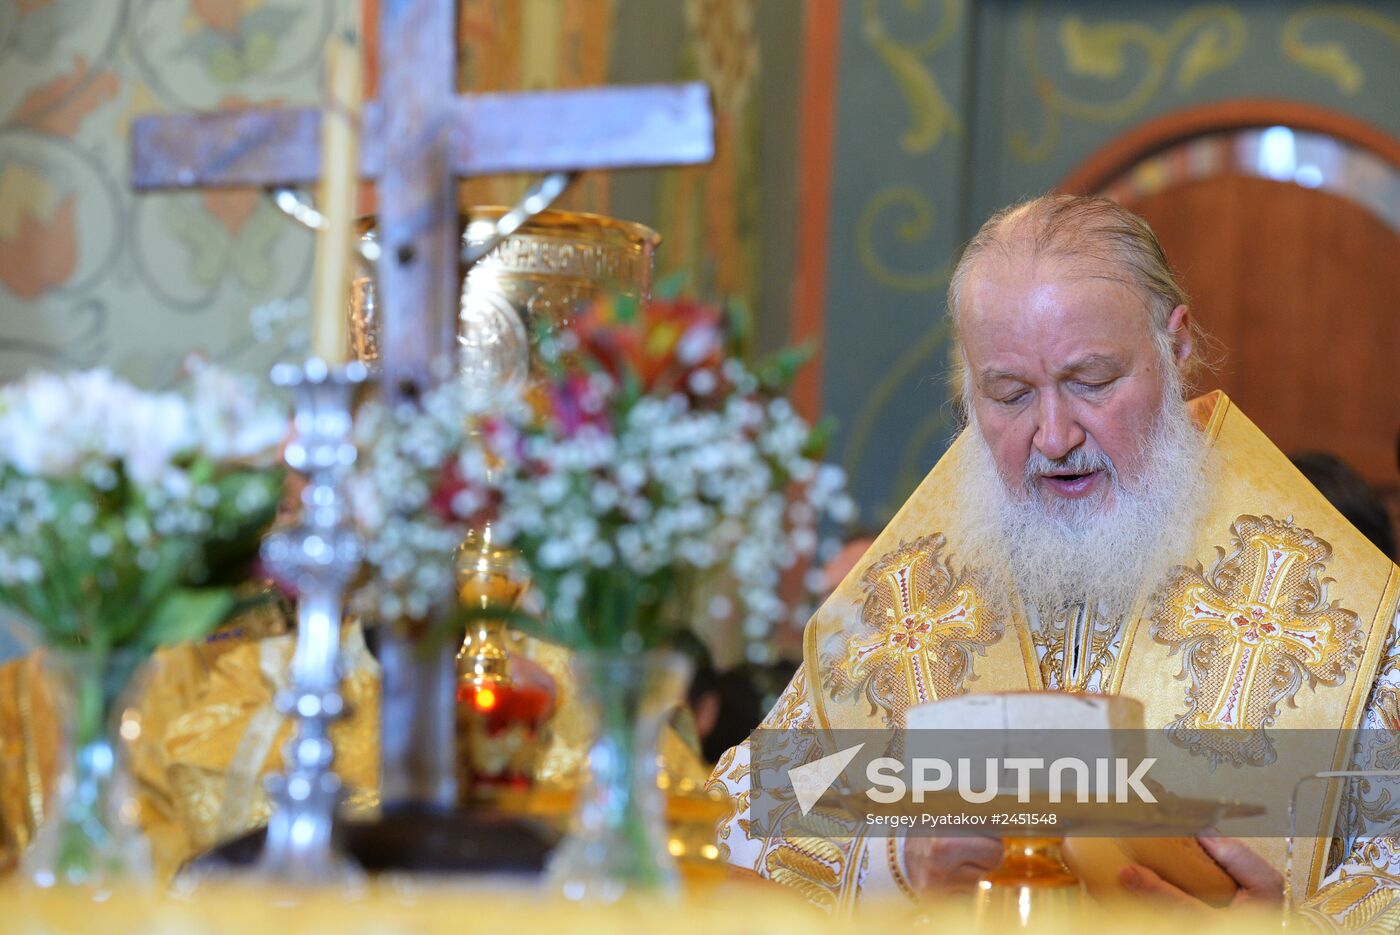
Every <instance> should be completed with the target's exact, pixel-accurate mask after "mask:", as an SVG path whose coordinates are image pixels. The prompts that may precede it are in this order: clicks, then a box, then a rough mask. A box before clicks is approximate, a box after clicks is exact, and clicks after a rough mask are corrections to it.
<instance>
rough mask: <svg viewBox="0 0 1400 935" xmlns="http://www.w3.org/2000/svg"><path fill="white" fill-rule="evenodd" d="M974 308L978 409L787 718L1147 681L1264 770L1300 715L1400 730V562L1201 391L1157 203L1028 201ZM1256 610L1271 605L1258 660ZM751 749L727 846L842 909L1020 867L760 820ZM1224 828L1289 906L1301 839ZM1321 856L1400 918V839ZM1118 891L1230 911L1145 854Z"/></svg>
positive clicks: (1221, 854)
mask: <svg viewBox="0 0 1400 935" xmlns="http://www.w3.org/2000/svg"><path fill="white" fill-rule="evenodd" d="M948 308H949V314H950V315H951V316H952V321H953V325H954V334H955V362H956V366H955V373H954V390H955V392H956V393H957V394H958V395H959V397H960V399H961V402H962V406H963V412H964V414H965V416H966V428H965V430H964V431H963V432H962V433H961V434H960V435H959V437H958V438H957V440H956V441H955V442H954V443H953V445H952V446H951V447H950V449H949V450H948V452H947V454H946V455H944V457H943V458H942V459H941V460H940V461H939V463H938V464H937V465H936V466H935V467H934V469H933V470H932V471H931V472H930V473H929V475H928V477H927V478H926V479H925V480H924V482H923V483H922V484H921V485H920V486H919V488H918V490H916V491H915V493H914V494H913V495H912V496H911V497H910V499H909V500H908V501H907V502H906V503H905V504H904V506H903V507H902V508H901V509H900V511H899V512H898V514H896V516H895V518H894V519H893V520H892V521H891V522H890V524H889V525H888V526H887V527H886V528H885V530H884V531H883V532H882V533H881V535H880V536H879V537H878V538H877V539H876V541H875V543H874V544H873V545H872V546H871V548H870V550H869V551H868V552H867V553H866V554H865V556H864V557H863V558H862V559H861V561H860V562H859V563H857V565H856V566H855V568H854V569H853V570H852V571H851V572H850V574H849V575H848V576H847V577H846V579H845V580H844V581H843V582H842V583H841V585H840V586H839V587H838V588H837V589H836V591H835V592H834V593H833V594H832V596H831V597H830V598H829V599H828V600H827V601H826V603H824V604H823V605H822V607H821V608H820V609H819V610H818V611H817V613H816V614H815V615H814V616H813V618H812V619H811V621H809V623H808V625H807V628H806V632H805V636H804V660H803V664H802V666H801V668H800V669H799V670H798V672H797V674H796V676H795V677H794V678H793V681H792V683H791V684H790V685H789V686H788V688H787V690H786V691H785V692H784V694H783V695H782V697H781V698H780V699H779V701H778V703H777V705H776V706H775V708H774V710H773V711H772V712H771V713H770V714H769V716H768V718H767V719H766V720H765V721H764V724H763V727H764V728H769V729H781V728H812V729H814V730H816V731H823V732H825V731H831V730H838V729H855V728H898V727H901V726H903V723H904V718H905V714H906V712H907V711H908V710H909V709H910V708H912V707H914V706H916V705H921V704H925V703H929V702H933V701H936V700H940V699H946V698H949V697H952V696H956V695H961V694H964V693H984V692H1008V691H1026V690H1033V691H1044V690H1059V691H1067V692H1080V693H1103V694H1121V695H1126V696H1131V697H1133V698H1137V699H1139V700H1140V701H1142V702H1143V704H1144V707H1145V711H1146V726H1147V727H1148V728H1151V729H1157V728H1164V729H1166V730H1167V732H1168V734H1169V735H1170V736H1185V735H1186V734H1188V733H1189V734H1191V735H1192V736H1193V737H1195V738H1196V740H1195V743H1197V744H1198V745H1199V744H1201V743H1204V744H1206V745H1207V746H1209V745H1210V744H1215V745H1216V746H1217V747H1218V748H1217V749H1206V750H1199V749H1195V750H1192V751H1191V755H1197V754H1201V755H1208V756H1213V757H1219V758H1221V759H1224V760H1227V761H1229V760H1232V759H1233V760H1234V761H1235V762H1240V757H1239V752H1238V751H1237V750H1234V749H1230V748H1229V746H1230V745H1232V744H1236V743H1239V744H1244V743H1247V742H1249V740H1250V738H1258V737H1260V736H1263V735H1265V734H1267V732H1268V731H1271V730H1275V729H1283V728H1325V729H1332V730H1337V729H1353V728H1357V727H1359V726H1382V725H1396V724H1400V646H1398V645H1397V643H1398V642H1400V639H1398V638H1397V635H1398V634H1400V618H1397V603H1398V602H1400V569H1397V568H1395V566H1393V565H1392V564H1391V562H1390V561H1389V560H1388V559H1387V558H1386V557H1385V556H1383V555H1381V554H1380V553H1379V552H1378V551H1377V550H1376V549H1375V548H1374V547H1372V546H1371V545H1370V543H1369V542H1367V541H1366V540H1365V539H1364V537H1362V536H1361V535H1360V534H1359V533H1358V532H1357V531H1356V530H1355V529H1353V528H1352V527H1351V526H1350V525H1349V524H1348V523H1347V522H1346V521H1345V520H1344V519H1343V518H1342V517H1341V516H1340V515H1339V514H1338V513H1337V512H1336V511H1335V510H1334V509H1332V508H1331V506H1330V505H1328V504H1327V502H1326V501H1325V500H1324V499H1323V498H1322V497H1321V496H1320V495H1319V494H1318V493H1317V492H1316V491H1315V490H1314V489H1312V488H1311V487H1310V486H1309V485H1308V484H1307V482H1306V481H1305V480H1304V479H1303V478H1302V476H1301V475H1299V474H1298V473H1297V471H1295V470H1294V469H1293V468H1292V466H1291V465H1290V464H1289V462H1288V461H1287V459H1286V458H1285V457H1284V456H1283V455H1282V454H1281V453H1280V452H1279V451H1278V450H1277V449H1276V448H1275V447H1274V446H1273V445H1272V444H1270V443H1269V441H1268V439H1267V438H1265V437H1264V436H1263V435H1262V433H1260V432H1259V430H1258V429H1257V428H1255V427H1254V425H1253V424H1252V423H1250V422H1249V420H1248V419H1247V418H1246V417H1245V416H1244V415H1243V414H1242V413H1241V412H1240V411H1239V409H1238V408H1237V407H1235V406H1233V405H1232V404H1231V402H1230V400H1229V399H1228V398H1226V397H1225V396H1224V395H1223V394H1222V393H1219V392H1214V393H1209V394H1207V395H1204V396H1199V397H1197V398H1195V399H1191V400H1190V401H1188V400H1187V395H1188V394H1187V387H1188V386H1189V385H1190V381H1191V379H1192V377H1193V376H1194V372H1195V370H1196V360H1197V356H1198V354H1197V349H1198V344H1199V332H1198V331H1197V329H1196V326H1195V324H1194V322H1193V320H1192V317H1191V313H1190V310H1189V309H1188V306H1187V301H1186V297H1185V295H1184V293H1183V291H1182V289H1181V287H1180V286H1179V285H1178V283H1177V281H1176V278H1175V276H1174V274H1173V273H1172V271H1171V268H1170V266H1169V265H1168V263H1167V260H1166V258H1165V256H1164V255H1163V253H1162V249H1161V246H1160V245H1159V243H1158V242H1157V239H1156V237H1155V236H1154V235H1153V233H1152V231H1151V229H1150V228H1149V227H1148V225H1147V224H1146V222H1144V221H1143V220H1142V219H1141V218H1139V217H1137V216H1136V215H1134V214H1132V213H1131V212H1129V211H1127V210H1125V209H1123V208H1122V207H1120V206H1118V205H1116V204H1114V203H1113V202H1111V201H1108V200H1106V199H1102V198H1086V197H1077V196H1068V195H1049V196H1045V197H1041V198H1037V199H1034V200H1031V201H1028V202H1025V203H1023V204H1020V205H1016V206H1014V207H1011V208H1008V209H1005V210H1003V211H1001V212H999V213H997V214H996V215H995V216H993V217H992V218H991V219H990V220H988V221H987V223H986V224H985V225H984V226H983V227H982V229H981V230H980V231H979V232H978V233H977V235H976V236H975V237H974V238H973V239H972V241H971V242H970V243H969V244H968V245H967V247H966V249H965V250H964V252H963V255H962V257H961V259H960V261H959V263H958V266H957V268H956V270H955V271H954V273H953V276H952V279H951V284H950V287H949V292H948ZM1319 588H1320V589H1321V593H1317V592H1318V590H1319ZM1310 589H1311V590H1310ZM1188 595H1189V596H1190V600H1187V599H1185V598H1186V597H1187V596H1188ZM1193 602H1194V603H1193ZM1201 607H1207V608H1209V613H1211V614H1214V615H1215V618H1213V619H1212V620H1210V621H1203V619H1202V618H1201V616H1200V615H1201V614H1202V613H1205V611H1201V609H1200V608H1201ZM1234 620H1239V621H1243V622H1244V623H1242V624H1241V626H1245V625H1251V624H1250V622H1251V621H1252V622H1253V623H1252V625H1253V626H1254V629H1252V630H1251V631H1250V633H1251V634H1252V636H1251V637H1250V639H1254V640H1255V642H1253V643H1251V644H1250V646H1249V647H1248V648H1247V651H1246V650H1240V651H1237V650H1239V648H1240V647H1241V646H1243V645H1244V643H1243V641H1244V639H1245V637H1244V636H1237V635H1236V634H1235V631H1232V630H1230V628H1229V627H1230V626H1231V625H1232V624H1230V623H1229V621H1234ZM1221 621H1226V623H1224V624H1222V623H1221ZM1260 625H1262V627H1263V629H1260ZM1304 631H1306V632H1308V633H1310V634H1321V637H1320V638H1318V639H1317V640H1316V641H1315V643H1314V644H1313V645H1312V647H1311V649H1310V651H1309V652H1307V653H1296V652H1292V651H1291V650H1290V646H1291V644H1289V643H1288V642H1287V641H1286V640H1276V641H1275V642H1274V643H1272V644H1268V645H1265V644H1264V643H1261V642H1259V639H1256V637H1259V634H1260V633H1264V634H1265V636H1264V637H1262V638H1261V639H1264V640H1266V641H1267V639H1268V634H1270V633H1273V634H1277V633H1283V634H1285V635H1286V634H1288V633H1292V632H1304ZM1203 650H1204V651H1203ZM1242 652H1243V653H1244V655H1241V653H1242ZM1242 659H1243V660H1244V661H1243V662H1241V660H1242ZM1261 673H1262V674H1261ZM1222 699H1228V703H1227V701H1223V700H1222ZM1172 732H1176V733H1172ZM1205 735H1208V736H1209V737H1210V738H1211V739H1209V740H1206V741H1202V740H1200V737H1201V736H1205ZM827 752H830V751H827ZM751 765H752V764H751V762H750V750H749V749H748V745H747V744H745V745H741V746H739V747H736V748H734V749H732V750H730V751H729V752H728V753H726V754H725V756H724V757H723V758H722V759H721V760H720V762H719V764H718V766H717V767H716V769H715V772H714V775H713V778H712V780H711V782H712V784H714V785H717V786H721V787H723V788H724V789H725V790H726V791H728V792H729V793H730V794H731V795H732V796H733V798H734V802H735V814H734V815H733V816H732V817H731V818H730V820H729V821H728V822H727V823H726V825H725V826H724V828H723V829H722V830H721V844H722V847H723V849H724V851H725V854H726V856H727V858H728V859H729V860H730V862H732V863H734V864H737V865H740V866H742V867H747V868H751V869H753V870H755V871H757V872H758V873H760V874H762V875H763V876H766V877H768V878H769V879H771V880H773V881H775V882H779V883H783V884H787V885H791V886H793V887H795V888H797V889H798V890H800V891H801V892H802V893H803V894H804V895H806V896H807V897H808V898H810V899H812V900H813V901H814V902H817V903H819V904H821V905H825V906H829V907H832V908H846V907H850V906H852V905H853V904H855V902H856V901H857V900H858V899H860V898H864V896H866V895H868V894H869V893H871V892H875V891H880V890H888V891H892V892H893V891H899V892H903V893H904V894H905V895H906V896H908V897H910V898H912V899H915V900H918V899H921V898H922V897H923V896H924V895H926V894H928V893H937V892H940V891H949V890H957V889H960V888H965V887H967V886H970V885H972V884H974V883H975V882H976V881H977V880H978V879H979V878H980V877H982V876H983V875H984V874H985V873H987V871H989V870H992V869H993V868H995V867H996V865H997V863H998V862H999V861H1000V859H1001V855H1002V847H1001V844H1000V843H999V842H998V841H997V840H995V839H989V838H988V839H953V838H938V837H910V838H908V839H907V840H905V839H904V838H900V837H880V836H876V835H872V834H871V833H869V832H868V831H867V830H866V829H864V828H862V827H857V826H855V825H852V826H850V827H847V828H844V829H842V828H840V827H838V826H839V819H838V818H836V817H835V816H833V815H830V814H827V815H821V814H818V813H817V812H815V811H814V812H813V814H811V815H808V814H806V813H804V811H803V810H801V809H799V808H797V806H796V805H795V804H794V805H792V806H791V807H789V808H788V809H787V811H785V812H780V813H779V814H777V816H776V817H771V816H770V819H769V821H768V827H767V830H766V832H765V833H763V834H759V833H757V832H756V831H755V830H754V827H753V824H752V823H751V822H750V821H749V818H750V815H749V813H748V810H749V805H750V803H749V797H750V794H751V776H750V767H751ZM1329 765H1330V764H1329ZM838 832H839V833H838ZM1324 838H1325V836H1324ZM1200 841H1201V845H1202V847H1204V848H1205V849H1206V851H1207V852H1208V853H1209V854H1210V855H1211V856H1212V857H1213V858H1214V859H1215V860H1216V862H1218V863H1219V864H1220V865H1221V866H1222V867H1223V868H1224V870H1225V871H1226V872H1227V873H1229V874H1230V876H1232V877H1233V878H1234V879H1235V881H1236V883H1237V884H1238V887H1239V889H1238V893H1237V895H1236V897H1235V901H1234V903H1233V904H1232V906H1238V905H1243V904H1247V903H1254V904H1261V903H1262V904H1269V903H1278V902H1279V901H1281V899H1282V893H1283V881H1282V876H1281V873H1280V872H1281V871H1282V869H1283V865H1282V864H1283V861H1282V857H1281V851H1279V850H1278V849H1275V850H1274V851H1272V852H1271V851H1269V849H1268V848H1266V847H1263V846H1262V845H1260V844H1258V843H1256V842H1254V841H1251V842H1250V843H1248V844H1246V843H1244V842H1241V841H1234V840H1230V839H1225V838H1213V837H1202V838H1201V839H1200ZM1301 857H1302V858H1303V860H1302V861H1300V863H1301V864H1302V865H1303V872H1304V873H1305V874H1306V887H1307V892H1308V893H1309V894H1311V902H1312V904H1313V905H1314V906H1321V905H1325V906H1326V912H1327V915H1328V917H1329V918H1328V920H1326V921H1328V924H1335V925H1338V926H1342V927H1347V928H1351V927H1355V926H1356V925H1358V924H1361V923H1365V922H1366V921H1367V920H1370V919H1374V918H1376V917H1377V915H1378V914H1381V913H1384V912H1386V911H1391V912H1397V913H1400V843H1397V841H1396V840H1395V839H1394V838H1381V839H1378V840H1376V839H1371V840H1364V839H1363V840H1352V839H1350V838H1344V839H1343V840H1342V841H1341V844H1340V846H1335V845H1332V844H1331V842H1329V841H1327V840H1325V839H1323V840H1320V841H1319V843H1317V844H1315V845H1314V846H1313V849H1312V853H1306V854H1303V855H1301ZM1119 882H1120V883H1121V885H1122V886H1123V887H1124V889H1125V890H1126V891H1128V892H1130V893H1131V894H1133V895H1135V896H1140V897H1141V898H1143V899H1145V900H1153V901H1156V902H1157V903H1165V904H1168V905H1172V906H1176V907H1195V908H1200V909H1202V910H1203V911H1204V910H1205V906H1204V905H1203V904H1202V903H1199V902H1198V901H1196V900H1195V899H1194V898H1193V897H1192V896H1190V895H1188V894H1187V893H1185V892H1183V891H1182V890H1179V889H1177V888H1176V887H1174V886H1172V885H1171V884H1169V883H1167V882H1166V881H1164V880H1163V879H1161V877H1159V876H1158V875H1157V874H1155V873H1153V872H1152V871H1151V870H1150V869H1148V868H1146V867H1142V866H1129V867H1126V868H1124V869H1123V871H1122V873H1121V875H1120V877H1119ZM1211 911H1222V910H1211ZM1223 911H1228V910H1223ZM1313 914H1314V915H1315V916H1317V917H1318V918H1321V917H1322V913H1321V911H1320V910H1315V911H1314V913H1313Z"/></svg>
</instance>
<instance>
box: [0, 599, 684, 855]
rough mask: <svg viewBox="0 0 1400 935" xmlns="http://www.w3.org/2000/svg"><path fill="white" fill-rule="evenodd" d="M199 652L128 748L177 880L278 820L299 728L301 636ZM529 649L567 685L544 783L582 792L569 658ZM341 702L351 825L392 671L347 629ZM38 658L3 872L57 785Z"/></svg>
mask: <svg viewBox="0 0 1400 935" xmlns="http://www.w3.org/2000/svg"><path fill="white" fill-rule="evenodd" d="M233 632H234V633H237V634H241V635H233V636H229V635H220V636H219V637H216V638H215V639H213V640H210V641H206V642H203V643H198V644H182V645H179V646H174V647H169V648H166V649H163V650H161V651H159V652H158V653H156V655H155V656H154V658H153V659H152V661H151V663H150V664H149V665H148V671H147V673H146V675H145V677H144V680H143V682H142V684H141V687H140V688H139V689H138V692H139V698H140V700H139V702H138V703H137V705H136V707H137V709H138V710H139V723H140V725H141V732H140V734H139V736H138V737H137V738H136V740H135V741H134V742H133V743H131V745H130V747H129V751H130V758H131V759H130V762H131V768H132V771H133V773H134V774H135V776H136V778H137V780H138V784H137V787H138V789H139V795H140V803H139V804H140V806H141V815H142V826H143V828H145V830H146V831H147V833H148V835H149V836H150V838H151V842H152V854H153V857H154V859H155V863H156V866H157V870H158V871H159V872H160V873H161V874H162V875H163V876H166V875H169V874H170V873H173V872H174V870H175V869H177V868H178V867H179V865H180V864H181V863H183V862H184V861H185V860H187V859H188V858H190V857H192V856H194V855H197V854H199V853H201V852H203V851H205V850H207V849H209V848H210V847H212V846H214V845H215V844H217V843H219V842H221V841H224V840H228V839H229V838H233V837H237V836H238V835H240V834H242V833H244V832H246V831H248V830H250V829H252V828H256V827H258V826H260V825H262V824H263V823H265V822H266V820H267V817H268V815H269V812H270V803H269V801H268V799H267V795H266V793H265V792H264V790H263V777H265V776H266V775H267V774H268V773H270V772H273V771H275V770H278V769H280V768H281V765H282V748H283V746H284V745H285V743H286V741H287V740H288V738H289V736H290V732H291V729H292V724H291V721H290V720H288V719H287V718H284V717H283V716H282V715H280V714H279V713H278V712H277V711H276V709H275V707H274V699H275V697H276V694H277V692H278V691H279V690H280V689H282V688H285V687H287V684H288V671H289V665H290V662H291V656H292V651H293V648H294V645H293V644H294V641H293V637H292V636H291V635H278V636H270V637H263V638H261V639H257V638H253V639H250V638H248V637H249V636H250V635H256V634H255V633H253V634H250V633H248V632H246V628H244V627H235V628H234V630H233ZM516 648H517V650H518V651H521V652H523V653H525V654H526V655H528V656H530V657H531V658H533V659H535V661H537V662H539V663H540V664H541V665H543V666H544V667H545V668H546V669H547V670H548V671H549V672H550V674H551V675H552V676H554V678H555V680H556V683H557V686H558V703H557V706H556V710H557V712H558V713H557V714H556V716H555V718H554V719H553V722H552V725H551V729H552V739H551V743H550V746H549V748H548V749H547V750H546V752H545V754H544V761H543V764H542V767H541V770H540V777H539V778H540V780H541V782H542V783H543V784H544V785H546V786H550V787H553V788H569V787H572V785H573V784H574V782H575V780H576V777H577V776H578V775H579V774H580V771H581V770H582V768H583V765H584V762H585V758H586V755H587V749H588V744H589V742H590V737H591V729H590V727H589V724H588V721H587V717H586V709H585V707H584V706H583V705H580V704H579V703H578V701H577V690H576V687H575V682H574V679H573V677H572V675H571V673H570V669H569V654H568V652H567V651H566V650H564V649H562V648H560V647H557V646H553V645H550V644H547V643H543V642H540V641H537V640H532V639H525V638H521V639H519V640H518V641H517V646H516ZM342 653H343V660H344V666H345V669H346V677H345V680H344V682H343V684H342V691H343V693H344V695H345V699H346V704H347V715H346V717H345V718H343V719H342V720H340V721H338V722H337V723H336V724H335V725H333V726H332V728H331V736H332V739H333V740H334V742H335V750H336V759H335V764H336V766H335V768H336V770H337V772H339V773H340V776H341V778H342V779H343V780H344V781H345V785H346V787H347V789H348V791H349V799H348V802H347V805H346V808H347V810H348V811H350V812H351V813H352V814H353V813H356V812H361V813H363V812H365V811H369V810H372V809H373V808H375V807H377V805H378V789H379V667H378V664H377V663H376V662H375V660H374V658H373V657H372V656H371V655H370V653H369V651H368V650H367V649H366V647H365V644H364V639H363V634H362V632H361V630H360V628H359V626H358V625H348V626H347V627H346V629H345V633H344V637H343V643H342ZM40 667H41V660H40V659H39V658H38V657H37V656H31V657H28V658H25V659H22V660H15V661H12V662H10V663H8V664H6V665H4V666H0V750H3V753H4V757H3V759H2V760H0V871H3V870H6V869H10V868H12V867H13V865H14V863H15V862H16V860H17V859H18V855H19V854H20V853H21V852H22V850H23V849H24V847H25V846H26V844H27V843H28V841H29V840H30V837H31V835H32V833H33V829H34V827H35V826H36V824H37V822H38V820H39V819H40V818H41V817H42V814H43V803H44V792H45V788H46V784H47V783H48V782H49V781H50V778H51V777H52V776H53V774H54V766H55V750H56V747H57V735H58V728H57V726H56V719H55V717H54V716H53V712H52V710H51V709H52V706H51V705H50V704H49V701H48V697H47V694H46V692H45V688H44V686H45V682H44V679H43V678H42V676H41V672H40ZM661 752H662V757H663V762H664V763H665V765H666V771H667V773H668V774H669V776H670V777H671V778H673V779H675V780H682V779H685V780H690V781H692V782H694V783H695V784H697V785H698V784H700V783H703V781H704V779H705V777H706V775H707V774H708V768H707V767H706V766H705V765H704V764H703V763H702V762H701V761H700V759H699V757H698V756H697V755H696V754H695V753H694V752H693V751H692V750H691V749H690V748H688V747H687V746H686V745H685V744H684V743H683V742H682V741H681V740H680V738H679V737H678V736H677V735H676V734H675V733H674V732H671V731H668V732H667V733H666V734H664V735H663V737H662V751H661Z"/></svg>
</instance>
